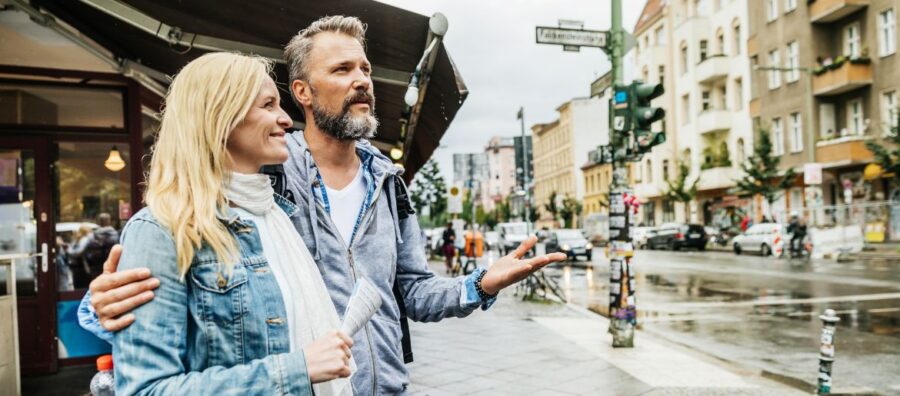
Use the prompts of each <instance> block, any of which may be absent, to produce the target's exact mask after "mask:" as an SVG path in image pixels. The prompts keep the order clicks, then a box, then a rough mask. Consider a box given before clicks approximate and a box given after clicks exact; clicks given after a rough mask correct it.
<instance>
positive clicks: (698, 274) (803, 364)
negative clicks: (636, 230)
mask: <svg viewBox="0 0 900 396" xmlns="http://www.w3.org/2000/svg"><path fill="white" fill-rule="evenodd" d="M593 261H594V262H593V264H594V267H593V269H590V268H587V269H584V268H580V267H583V264H585V263H584V262H578V264H581V265H576V266H558V267H556V268H552V269H549V270H548V271H549V273H551V274H553V275H554V276H557V277H558V279H559V281H560V285H561V286H563V289H564V290H565V293H566V295H567V297H568V300H569V301H570V302H571V303H573V304H575V305H578V306H582V307H587V308H589V309H590V310H592V311H595V312H598V313H601V314H606V311H607V287H608V283H609V281H608V276H609V275H608V265H607V260H606V259H605V258H604V255H603V252H602V250H600V249H598V250H597V251H595V254H594V260H593ZM634 262H635V263H636V265H635V271H636V279H635V280H636V282H637V285H636V288H637V296H638V301H637V308H638V312H639V317H638V323H639V326H640V327H641V328H642V329H643V330H645V331H647V332H652V333H654V334H657V335H660V336H662V337H665V338H667V339H669V340H672V341H675V342H677V343H680V344H682V345H685V346H688V347H691V348H694V349H697V350H701V351H704V352H706V353H708V354H711V355H713V356H715V357H718V358H721V359H723V360H727V361H731V362H735V363H738V364H742V365H748V366H751V367H754V368H758V369H761V370H763V371H764V372H767V373H769V374H770V375H772V376H775V377H778V376H783V377H784V378H783V380H785V381H789V382H792V381H793V382H796V381H805V382H807V383H810V384H814V383H815V381H816V372H817V371H816V370H817V367H818V366H817V365H818V359H817V357H818V346H819V334H820V330H821V321H820V320H819V318H818V315H819V314H820V312H822V311H823V310H824V309H826V308H832V309H835V310H836V311H837V313H838V315H839V316H840V317H841V321H840V323H839V325H838V330H837V333H836V357H835V363H834V381H835V386H836V387H842V388H843V387H868V388H871V389H874V390H876V391H878V392H880V393H883V394H898V393H900V378H898V377H897V375H896V374H897V373H898V372H900V271H898V269H900V263H896V262H894V263H889V262H884V261H880V262H875V261H872V262H852V263H836V262H834V261H833V260H832V261H827V260H822V261H820V260H814V261H812V262H809V263H800V262H788V261H787V260H779V259H773V258H771V257H760V256H747V255H741V256H736V255H734V254H733V253H728V252H670V251H643V250H642V251H638V252H636V255H635V261H634ZM636 342H640V341H639V340H638V341H636Z"/></svg>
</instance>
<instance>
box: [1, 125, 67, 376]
mask: <svg viewBox="0 0 900 396" xmlns="http://www.w3.org/2000/svg"><path fill="white" fill-rule="evenodd" d="M48 147H49V140H48V139H47V138H23V137H16V138H0V254H2V255H16V256H18V257H20V258H17V259H16V260H15V265H16V271H15V275H16V294H17V298H18V320H19V355H20V358H21V366H22V373H23V374H29V373H48V372H53V371H56V367H57V343H56V293H57V292H56V287H55V286H56V285H55V280H56V273H55V269H56V268H55V266H54V265H53V251H52V250H53V245H52V244H51V242H52V239H51V238H52V235H53V229H52V224H53V219H52V212H51V211H50V207H51V205H50V202H51V200H50V166H49V161H48ZM3 276H4V277H5V276H8V274H3ZM5 281H6V279H2V282H0V283H2V284H4V285H5ZM3 287H5V286H3Z"/></svg>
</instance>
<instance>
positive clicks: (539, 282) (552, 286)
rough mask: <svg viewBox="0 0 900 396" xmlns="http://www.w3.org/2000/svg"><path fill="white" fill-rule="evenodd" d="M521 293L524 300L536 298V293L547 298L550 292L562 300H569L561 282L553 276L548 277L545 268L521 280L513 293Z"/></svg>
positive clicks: (516, 294) (515, 294)
mask: <svg viewBox="0 0 900 396" xmlns="http://www.w3.org/2000/svg"><path fill="white" fill-rule="evenodd" d="M519 293H522V301H525V300H529V299H534V297H535V295H537V296H538V297H539V298H542V299H547V298H548V297H549V294H553V295H554V296H556V298H557V299H559V300H560V301H561V302H563V303H565V302H567V299H566V296H565V293H563V290H562V288H561V287H559V282H557V281H556V279H553V278H552V277H547V274H546V273H545V272H544V270H543V269H542V270H540V271H538V272H535V273H532V274H530V275H528V277H527V278H525V279H523V280H522V281H521V282H519V283H518V284H517V285H516V290H515V292H513V295H514V296H517V297H518V295H519Z"/></svg>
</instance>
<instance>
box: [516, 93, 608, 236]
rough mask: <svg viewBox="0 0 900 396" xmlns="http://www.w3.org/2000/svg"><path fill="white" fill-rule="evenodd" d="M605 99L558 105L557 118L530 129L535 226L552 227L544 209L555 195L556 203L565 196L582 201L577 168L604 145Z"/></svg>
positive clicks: (579, 173)
mask: <svg viewBox="0 0 900 396" xmlns="http://www.w3.org/2000/svg"><path fill="white" fill-rule="evenodd" d="M608 105H609V103H608V99H604V98H601V97H597V98H577V99H573V100H571V101H569V102H566V103H564V104H562V105H561V106H559V107H558V108H557V109H556V111H557V112H559V119H557V120H556V121H553V122H551V123H547V124H535V125H534V126H532V127H531V131H532V139H534V147H533V148H534V159H533V161H534V205H535V206H536V207H537V208H538V209H539V211H540V217H539V219H538V222H537V226H538V227H543V226H547V227H555V226H557V225H558V224H557V222H556V221H555V219H553V216H552V215H551V214H550V213H549V212H548V211H547V210H546V208H545V205H546V204H547V203H549V200H550V197H551V196H552V195H553V193H556V196H557V197H558V198H557V203H559V202H560V201H561V200H562V199H564V198H565V197H567V196H568V197H571V198H574V199H577V200H578V201H583V200H584V195H585V185H584V178H583V177H582V175H581V169H580V168H581V166H582V165H584V164H586V163H587V162H588V153H589V152H590V151H592V150H594V149H596V148H597V146H599V145H601V144H607V143H608V141H609V140H608V136H609V135H608V131H609V119H608V113H609V107H608Z"/></svg>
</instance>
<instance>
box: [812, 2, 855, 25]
mask: <svg viewBox="0 0 900 396" xmlns="http://www.w3.org/2000/svg"><path fill="white" fill-rule="evenodd" d="M868 5H869V0H815V1H813V2H812V3H810V4H809V21H810V22H812V23H831V22H834V21H837V20H840V19H841V18H843V17H845V16H847V15H850V14H852V13H854V12H856V11H858V10H861V9H863V8H865V7H867V6H868Z"/></svg>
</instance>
